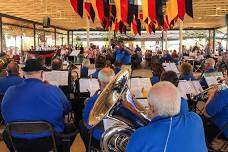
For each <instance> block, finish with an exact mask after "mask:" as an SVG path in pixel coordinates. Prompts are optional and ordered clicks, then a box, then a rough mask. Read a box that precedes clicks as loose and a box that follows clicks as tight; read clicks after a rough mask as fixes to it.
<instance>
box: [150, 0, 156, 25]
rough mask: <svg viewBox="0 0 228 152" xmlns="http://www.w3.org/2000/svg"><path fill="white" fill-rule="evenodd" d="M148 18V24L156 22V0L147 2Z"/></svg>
mask: <svg viewBox="0 0 228 152" xmlns="http://www.w3.org/2000/svg"><path fill="white" fill-rule="evenodd" d="M148 17H149V19H150V22H149V24H151V23H155V22H156V0H148Z"/></svg>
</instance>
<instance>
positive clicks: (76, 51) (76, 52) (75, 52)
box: [70, 50, 80, 56]
mask: <svg viewBox="0 0 228 152" xmlns="http://www.w3.org/2000/svg"><path fill="white" fill-rule="evenodd" d="M79 53H80V50H73V51H72V52H71V53H70V56H78V54H79Z"/></svg>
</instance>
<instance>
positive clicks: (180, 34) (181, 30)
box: [179, 20, 183, 55]
mask: <svg viewBox="0 0 228 152" xmlns="http://www.w3.org/2000/svg"><path fill="white" fill-rule="evenodd" d="M179 21H180V27H179V40H180V41H179V53H180V54H181V55H182V54H183V50H182V41H183V21H182V20H179Z"/></svg>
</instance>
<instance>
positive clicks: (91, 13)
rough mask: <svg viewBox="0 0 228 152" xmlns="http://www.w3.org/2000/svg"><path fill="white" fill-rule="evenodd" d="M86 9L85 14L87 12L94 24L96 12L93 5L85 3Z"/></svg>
mask: <svg viewBox="0 0 228 152" xmlns="http://www.w3.org/2000/svg"><path fill="white" fill-rule="evenodd" d="M84 7H85V12H86V14H87V16H88V17H89V18H91V20H92V21H93V23H94V20H95V12H94V9H93V6H92V4H91V3H89V2H85V3H84Z"/></svg>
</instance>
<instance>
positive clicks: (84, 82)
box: [79, 78, 99, 96]
mask: <svg viewBox="0 0 228 152" xmlns="http://www.w3.org/2000/svg"><path fill="white" fill-rule="evenodd" d="M79 84H80V92H88V91H89V92H90V96H93V95H94V93H95V92H96V91H97V90H98V89H99V83H98V80H97V79H92V78H89V79H80V80H79Z"/></svg>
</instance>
